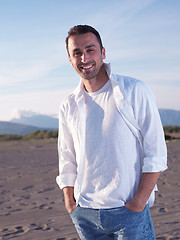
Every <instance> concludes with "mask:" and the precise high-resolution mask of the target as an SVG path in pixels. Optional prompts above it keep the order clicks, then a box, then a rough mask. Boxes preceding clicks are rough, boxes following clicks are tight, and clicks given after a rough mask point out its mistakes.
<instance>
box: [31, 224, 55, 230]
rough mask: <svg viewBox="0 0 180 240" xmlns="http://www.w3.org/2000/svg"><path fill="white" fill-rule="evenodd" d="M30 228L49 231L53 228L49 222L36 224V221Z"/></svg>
mask: <svg viewBox="0 0 180 240" xmlns="http://www.w3.org/2000/svg"><path fill="white" fill-rule="evenodd" d="M30 229H31V230H37V231H38V230H41V231H49V230H52V228H51V227H48V225H47V224H36V223H32V224H31V225H30Z"/></svg>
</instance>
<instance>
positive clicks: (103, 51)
mask: <svg viewBox="0 0 180 240" xmlns="http://www.w3.org/2000/svg"><path fill="white" fill-rule="evenodd" d="M105 58H106V49H105V48H104V47H103V48H102V59H103V60H104V59H105Z"/></svg>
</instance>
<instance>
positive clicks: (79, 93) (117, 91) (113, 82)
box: [74, 63, 122, 102]
mask: <svg viewBox="0 0 180 240" xmlns="http://www.w3.org/2000/svg"><path fill="white" fill-rule="evenodd" d="M104 68H105V70H106V72H107V74H108V76H109V79H110V82H111V85H112V88H113V92H115V95H120V96H121V98H122V93H121V92H120V89H119V83H118V81H117V80H115V79H114V78H113V75H112V74H111V64H110V63H104ZM74 94H75V101H77V102H79V101H80V100H81V99H82V98H83V97H84V94H85V90H84V85H83V82H82V80H80V82H79V84H78V86H77V88H76V89H75V90H74Z"/></svg>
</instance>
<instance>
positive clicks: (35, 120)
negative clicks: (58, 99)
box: [10, 115, 58, 129]
mask: <svg viewBox="0 0 180 240" xmlns="http://www.w3.org/2000/svg"><path fill="white" fill-rule="evenodd" d="M10 122H13V123H21V124H25V125H30V126H34V127H40V128H51V129H58V119H57V118H53V117H50V116H46V115H33V116H21V117H20V118H18V119H16V118H14V119H12V120H11V121H10Z"/></svg>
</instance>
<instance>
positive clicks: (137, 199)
mask: <svg viewBox="0 0 180 240" xmlns="http://www.w3.org/2000/svg"><path fill="white" fill-rule="evenodd" d="M160 174H161V172H153V173H143V175H142V178H141V181H140V184H139V187H138V190H137V192H136V194H135V196H134V198H133V199H132V200H131V201H129V202H127V203H126V207H127V208H129V209H130V210H132V211H137V212H140V211H143V210H144V207H145V205H146V203H147V201H148V199H149V197H150V194H151V192H152V190H153V189H154V187H155V185H156V183H157V180H158V178H159V176H160Z"/></svg>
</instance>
